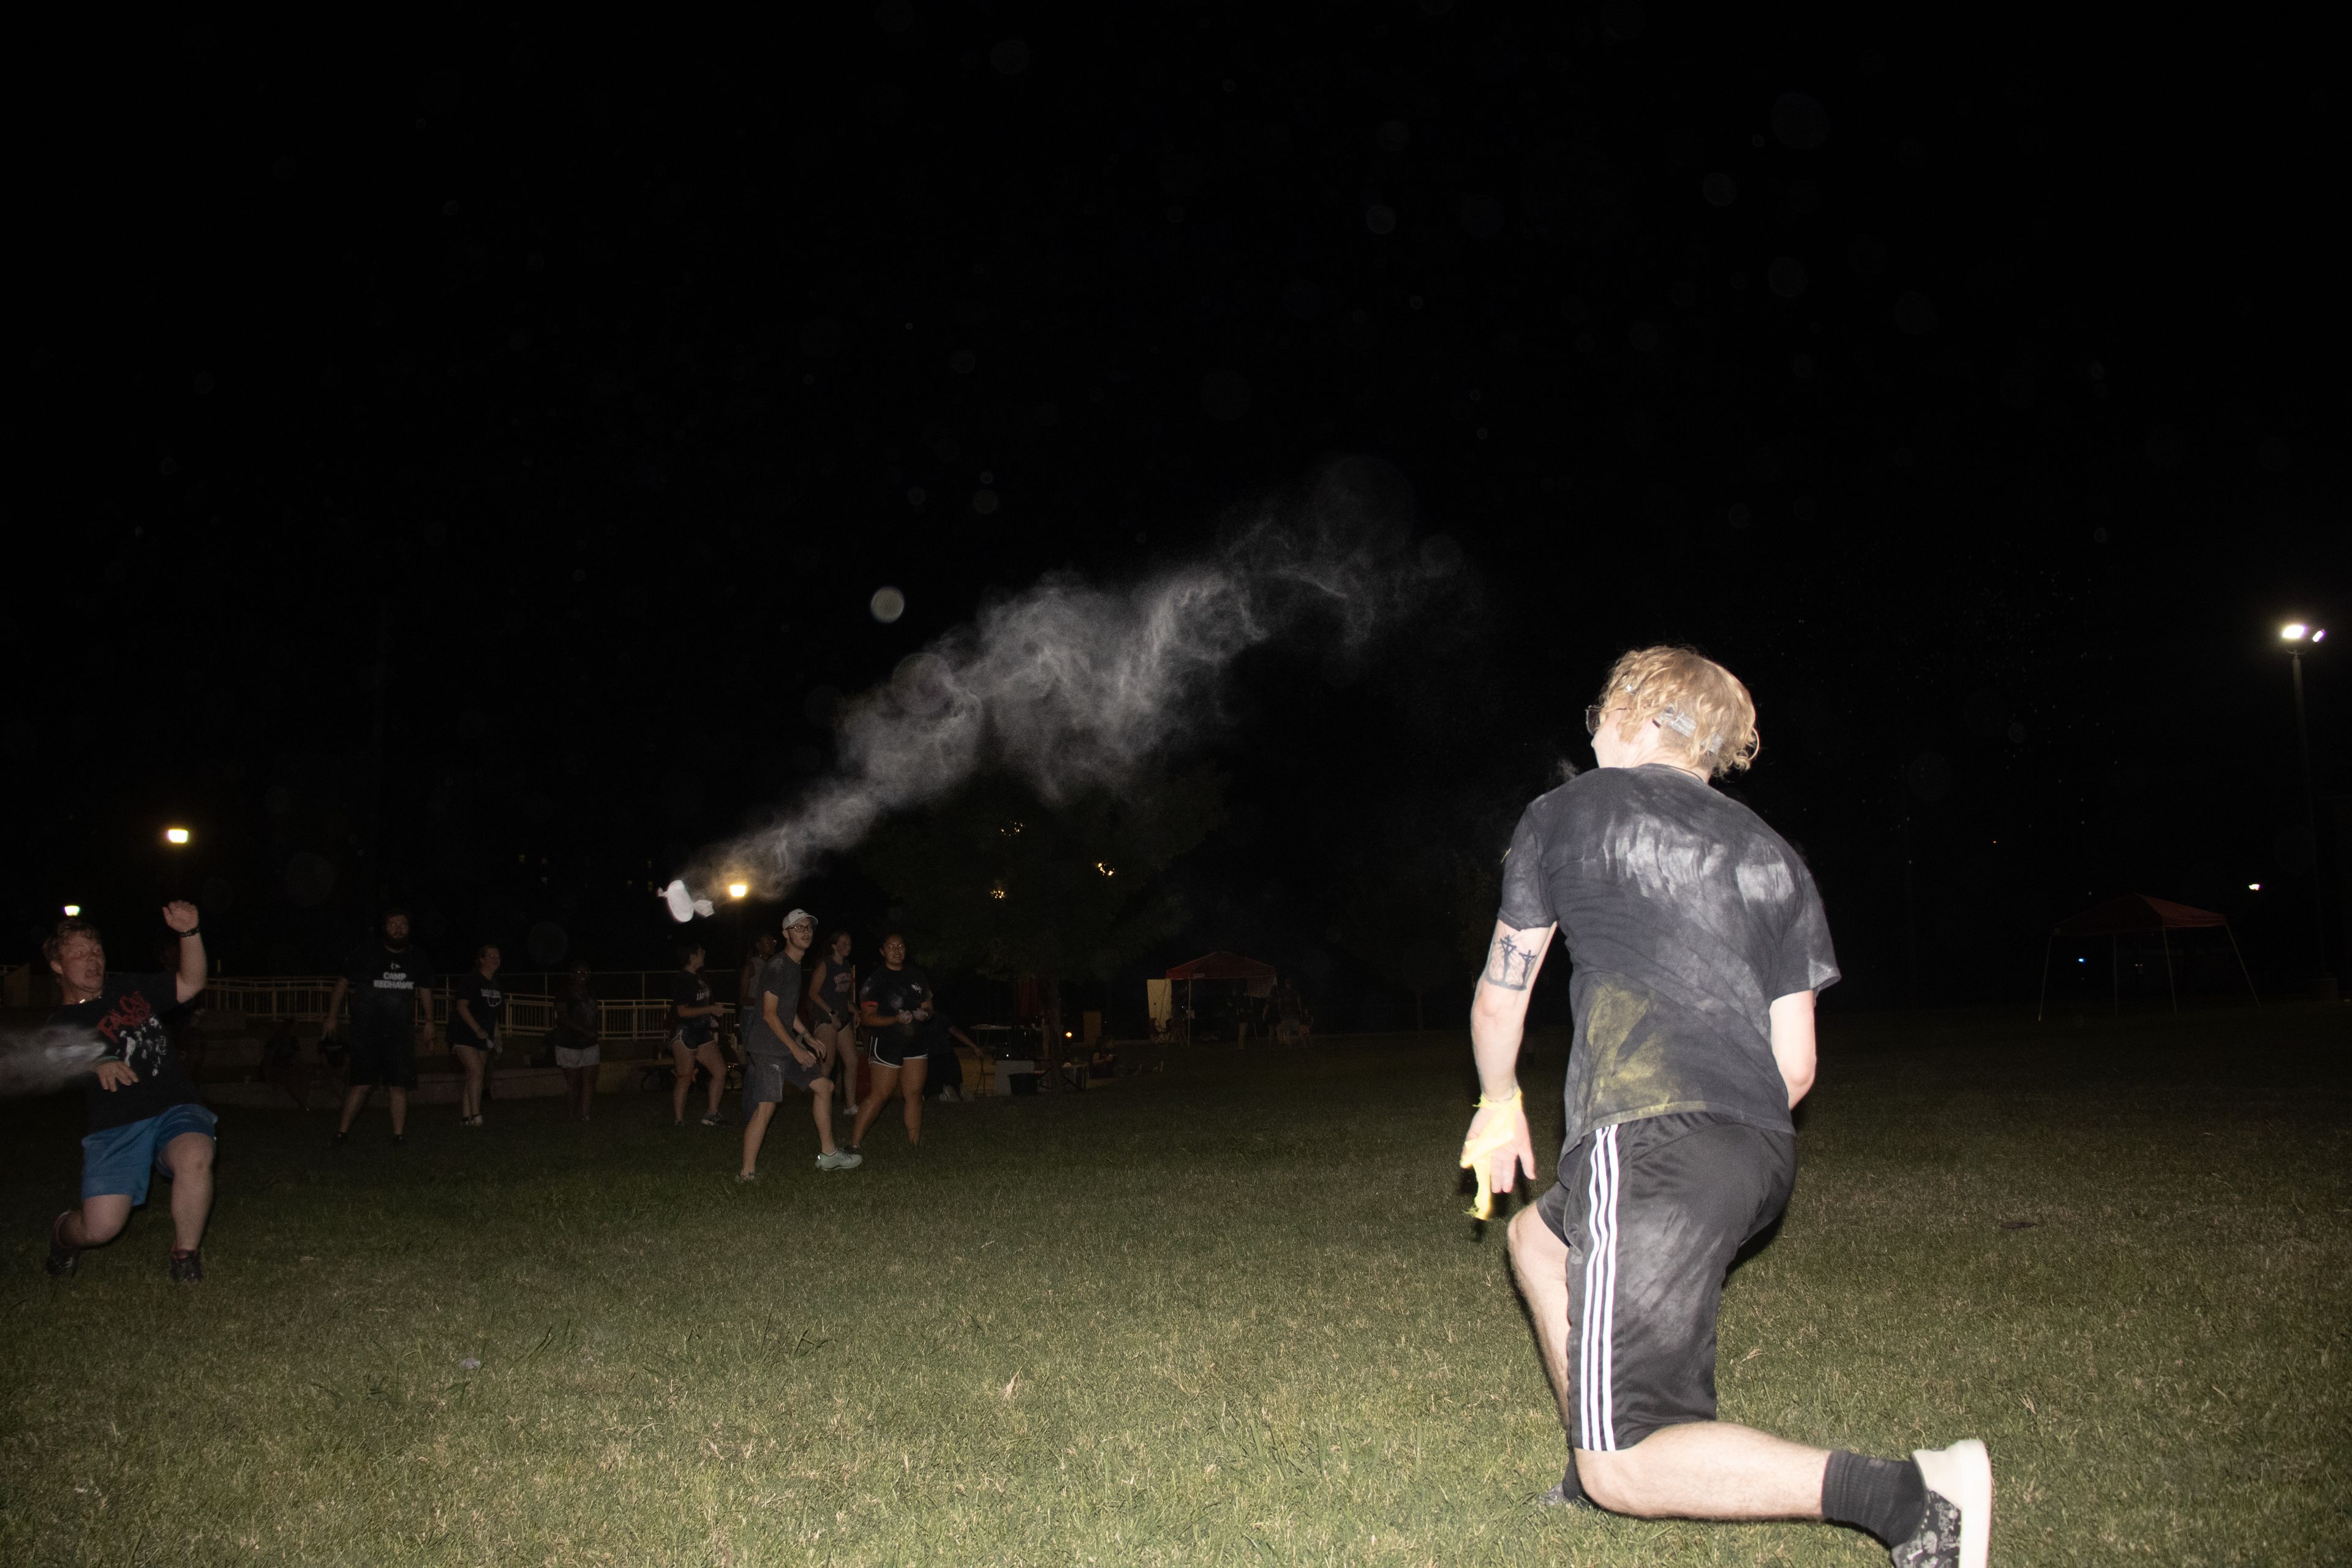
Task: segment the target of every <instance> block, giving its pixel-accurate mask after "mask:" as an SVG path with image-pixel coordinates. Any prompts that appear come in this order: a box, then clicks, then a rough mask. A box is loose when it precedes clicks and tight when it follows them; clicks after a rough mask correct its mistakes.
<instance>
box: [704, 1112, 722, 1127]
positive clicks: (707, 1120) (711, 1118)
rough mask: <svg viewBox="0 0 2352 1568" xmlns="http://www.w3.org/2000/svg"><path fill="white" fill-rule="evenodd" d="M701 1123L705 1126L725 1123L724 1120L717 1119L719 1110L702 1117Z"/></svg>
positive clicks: (718, 1125) (716, 1125)
mask: <svg viewBox="0 0 2352 1568" xmlns="http://www.w3.org/2000/svg"><path fill="white" fill-rule="evenodd" d="M702 1124H703V1125H704V1126H705V1127H724V1126H726V1125H727V1123H726V1122H724V1121H720V1120H719V1112H717V1111H715V1110H714V1111H712V1112H711V1113H710V1114H709V1115H708V1116H706V1117H704V1118H703V1119H702Z"/></svg>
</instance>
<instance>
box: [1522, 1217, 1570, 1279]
mask: <svg viewBox="0 0 2352 1568" xmlns="http://www.w3.org/2000/svg"><path fill="white" fill-rule="evenodd" d="M1508 1239H1509V1245H1510V1249H1511V1261H1512V1262H1514V1263H1516V1264H1517V1265H1518V1266H1519V1270H1520V1272H1521V1273H1535V1272H1538V1271H1542V1272H1544V1273H1546V1274H1549V1273H1551V1272H1555V1271H1563V1270H1565V1269H1566V1268H1567V1267H1568V1243H1566V1242H1564V1241H1562V1240H1560V1238H1559V1237H1557V1236H1554V1235H1553V1234H1552V1230H1551V1226H1548V1225H1546V1224H1545V1223H1544V1218H1543V1215H1541V1214H1539V1213H1538V1212H1537V1210H1536V1208H1535V1205H1532V1204H1530V1205H1528V1206H1527V1207H1526V1208H1523V1209H1521V1210H1520V1211H1519V1212H1518V1213H1517V1214H1515V1215H1512V1216H1511V1225H1510V1230H1509V1232H1508Z"/></svg>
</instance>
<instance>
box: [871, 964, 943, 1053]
mask: <svg viewBox="0 0 2352 1568" xmlns="http://www.w3.org/2000/svg"><path fill="white" fill-rule="evenodd" d="M857 994H858V998H859V1000H860V1001H861V1002H871V1003H873V1004H874V1010H875V1011H876V1012H877V1013H880V1014H882V1015H883V1016H886V1017H887V1016H889V1015H890V1014H893V1013H896V1014H898V1016H899V1021H898V1023H896V1024H885V1025H883V1027H884V1028H886V1029H896V1030H897V1031H898V1034H899V1036H900V1037H901V1038H904V1039H909V1040H911V1039H913V1038H914V1037H915V1035H916V1031H917V1030H918V1029H919V1028H920V1027H921V1026H920V1025H918V1024H917V1023H916V1022H915V1021H914V1020H913V1019H912V1018H911V1017H909V1016H908V1015H909V1014H911V1013H913V1012H914V1010H915V1009H916V1008H918V1007H919V1006H921V1005H923V1004H924V1003H926V1002H929V1000H930V999H931V983H930V980H929V978H928V977H927V976H926V975H925V974H924V973H923V972H922V971H921V970H919V969H918V968H916V967H915V966H914V965H913V964H911V963H910V964H908V965H907V967H906V968H904V969H890V968H887V967H886V968H882V969H877V970H876V971H875V972H874V973H871V974H869V975H867V976H866V984H863V985H861V986H859V987H858V988H857ZM863 1010H864V1009H863V1008H862V1007H861V1008H860V1011H861V1012H862V1011H863Z"/></svg>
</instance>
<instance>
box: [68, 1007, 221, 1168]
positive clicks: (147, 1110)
mask: <svg viewBox="0 0 2352 1568" xmlns="http://www.w3.org/2000/svg"><path fill="white" fill-rule="evenodd" d="M178 1005H180V985H179V979H178V977H177V976H175V975H170V974H110V975H108V976H107V977H106V983H105V984H103V985H101V986H100V988H99V993H98V994H97V995H96V996H94V997H92V998H91V999H90V1000H89V1001H87V1002H77V1003H75V1004H74V1005H72V1006H70V1007H60V1008H58V1010H57V1011H56V1012H54V1013H52V1014H50V1015H49V1022H50V1023H51V1024H53V1025H57V1026H62V1027H65V1028H70V1029H87V1030H89V1031H90V1032H91V1033H93V1034H94V1035H96V1037H97V1038H98V1043H99V1045H100V1047H102V1049H103V1050H104V1052H105V1054H106V1055H107V1056H110V1057H113V1058H118V1059H119V1060H121V1061H123V1062H125V1063H127V1064H129V1066H130V1068H131V1071H132V1072H135V1073H137V1074H138V1075H139V1081H138V1082H137V1083H128V1084H124V1085H123V1086H122V1087H121V1088H120V1089H114V1090H111V1091H109V1090H107V1089H101V1088H100V1087H99V1082H98V1076H97V1075H96V1074H95V1073H92V1074H91V1075H89V1077H88V1078H85V1079H83V1080H82V1103H83V1106H84V1107H85V1109H87V1110H88V1111H89V1130H90V1131H92V1132H102V1131H105V1130H106V1129H108V1128H110V1127H122V1126H126V1125H128V1124H129V1123H131V1122H133V1121H146V1120H147V1119H148V1118H149V1117H151V1116H161V1115H162V1114H163V1112H164V1111H166V1110H171V1109H172V1107H173V1106H175V1105H194V1104H200V1103H202V1101H201V1100H200V1099H199V1097H198V1096H197V1094H196V1085H195V1080H194V1079H191V1078H190V1077H189V1076H188V1062H187V1058H184V1057H183V1056H182V1055H180V1052H179V1049H178V1047H175V1046H173V1044H172V1037H171V1036H170V1035H169V1034H168V1033H166V1032H165V1030H164V1028H163V1013H164V1012H165V1011H166V1010H167V1009H169V1008H173V1007H176V1006H178Z"/></svg>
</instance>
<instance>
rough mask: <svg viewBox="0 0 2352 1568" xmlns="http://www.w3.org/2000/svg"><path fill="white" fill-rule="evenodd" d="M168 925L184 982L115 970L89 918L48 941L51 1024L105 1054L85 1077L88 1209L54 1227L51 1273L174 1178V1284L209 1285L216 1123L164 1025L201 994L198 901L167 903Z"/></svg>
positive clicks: (73, 1264) (64, 1271)
mask: <svg viewBox="0 0 2352 1568" xmlns="http://www.w3.org/2000/svg"><path fill="white" fill-rule="evenodd" d="M163 923H164V924H165V925H167V926H169V927H171V928H172V930H173V931H176V932H177V933H178V934H179V939H180V952H179V959H180V971H179V973H177V974H109V973H107V972H106V948H105V945H104V944H103V943H102V942H100V941H99V935H98V927H96V926H95V925H93V924H91V923H90V922H89V921H85V920H66V921H58V927H57V930H56V931H53V932H52V933H50V936H49V939H48V940H47V942H43V943H42V944H41V951H42V953H43V955H44V956H45V957H47V959H48V961H49V970H50V972H51V973H54V974H55V975H56V976H57V977H58V990H59V991H60V992H61V993H62V994H63V996H64V1003H65V1005H63V1006H61V1007H59V1008H58V1010H57V1011H56V1012H54V1013H51V1014H50V1015H49V1023H50V1024H51V1025H52V1026H59V1027H64V1028H69V1029H76V1030H82V1031H87V1032H88V1033H89V1035H90V1036H91V1037H92V1038H93V1039H94V1040H95V1041H96V1042H97V1044H98V1046H99V1048H100V1052H101V1054H100V1057H99V1058H98V1064H97V1067H96V1068H95V1069H94V1070H93V1071H92V1072H91V1073H90V1074H89V1077H87V1078H86V1079H83V1080H82V1089H83V1093H82V1100H83V1107H84V1110H86V1112H87V1113H88V1117H89V1135H88V1136H87V1137H85V1138H84V1139H82V1141H81V1206H80V1207H79V1208H75V1209H68V1210H66V1211H65V1213H63V1214H61V1215H58V1217H57V1218H56V1219H55V1220H54V1221H52V1222H51V1224H50V1226H49V1257H48V1263H47V1268H48V1271H49V1272H50V1273H52V1274H58V1275H68V1274H71V1273H73V1272H74V1270H75V1269H76V1268H77V1267H79V1264H80V1261H81V1254H82V1249H83V1248H85V1247H101V1246H103V1245H105V1244H106V1243H107V1242H110V1241H112V1240H113V1239H114V1238H115V1237H116V1236H117V1235H118V1234H120V1233H121V1229H122V1225H123V1222H124V1221H125V1220H127V1219H129V1218H130V1217H131V1210H132V1209H135V1208H137V1207H138V1206H139V1205H141V1204H143V1203H145V1202H146V1201H147V1184H148V1179H149V1177H150V1175H151V1174H152V1173H153V1172H156V1171H161V1172H163V1174H164V1175H166V1176H168V1177H170V1178H171V1182H172V1232H173V1239H172V1278H173V1279H177V1280H182V1281H184V1282H193V1281H194V1280H198V1279H203V1278H204V1277H205V1258H204V1253H203V1251H202V1250H201V1249H202V1247H203V1246H204V1240H205V1216H207V1215H210V1214H211V1213H212V1207H213V1128H214V1125H215V1121H216V1120H217V1119H216V1118H215V1116H214V1115H213V1113H212V1112H211V1111H209V1110H205V1107H204V1105H203V1104H202V1103H201V1102H199V1101H198V1100H197V1098H196V1085H195V1080H194V1079H193V1078H192V1077H190V1076H189V1073H188V1067H187V1063H186V1061H185V1060H184V1059H183V1058H182V1057H181V1056H180V1053H179V1052H178V1051H177V1050H176V1049H175V1048H173V1045H172V1039H171V1037H170V1035H168V1034H167V1033H165V1031H164V1028H163V1014H164V1012H165V1011H166V1010H167V1009H170V1008H173V1007H176V1006H178V1005H180V1004H182V1003H183V1002H188V1001H192V1000H194V997H195V995H196V994H197V993H198V992H200V991H202V990H203V989H204V988H205V942H204V937H203V935H202V933H201V930H200V928H199V926H198V924H197V921H196V906H195V905H194V904H190V903H180V902H173V903H169V904H166V905H164V906H163Z"/></svg>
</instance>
